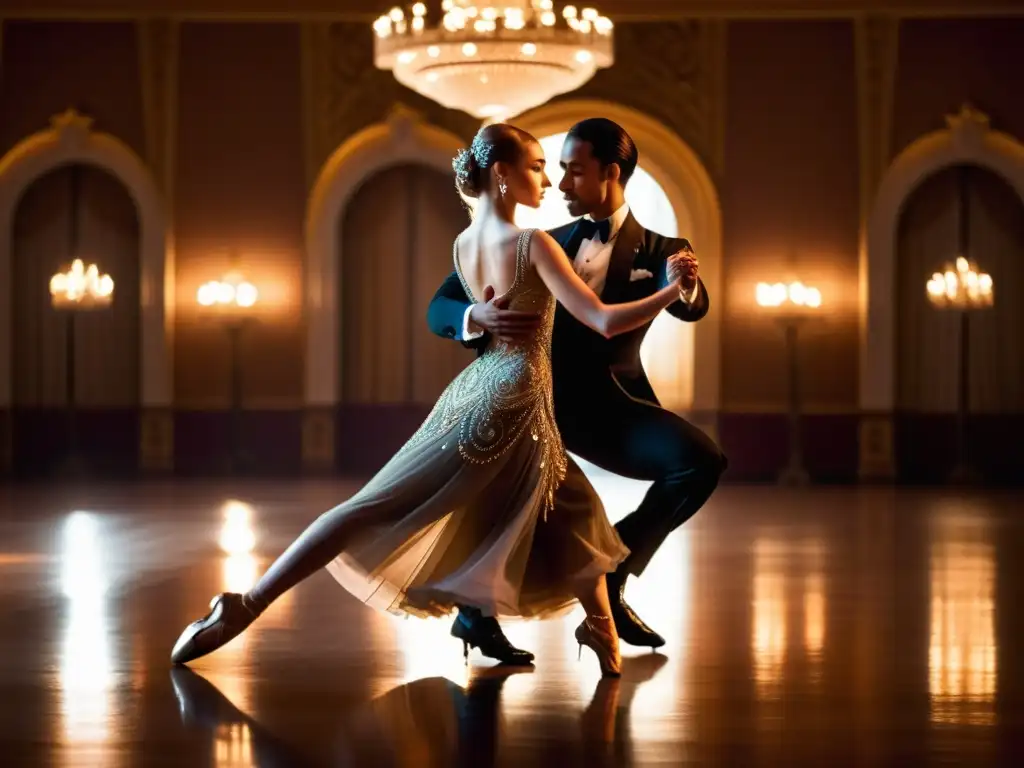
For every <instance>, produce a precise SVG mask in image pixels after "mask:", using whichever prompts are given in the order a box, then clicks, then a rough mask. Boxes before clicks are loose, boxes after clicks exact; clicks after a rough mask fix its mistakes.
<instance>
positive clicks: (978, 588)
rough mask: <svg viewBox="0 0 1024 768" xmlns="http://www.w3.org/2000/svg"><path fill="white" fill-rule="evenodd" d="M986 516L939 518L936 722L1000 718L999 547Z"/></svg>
mask: <svg viewBox="0 0 1024 768" xmlns="http://www.w3.org/2000/svg"><path fill="white" fill-rule="evenodd" d="M991 533H992V532H991V530H990V527H989V525H988V524H987V520H986V519H984V518H980V517H975V518H965V517H963V516H962V515H955V514H950V515H943V516H941V517H939V518H937V519H936V520H935V524H934V527H933V532H932V543H931V553H930V558H929V565H930V567H929V574H930V578H929V583H930V587H931V619H930V625H931V631H930V633H929V634H930V642H929V647H928V688H929V694H930V698H931V717H932V720H933V721H934V722H945V723H953V724H963V725H967V724H973V725H991V724H992V723H993V722H994V720H995V706H994V705H995V697H996V680H997V672H998V670H997V667H998V647H997V645H996V640H995V590H996V584H995V551H994V547H993V544H992V541H991Z"/></svg>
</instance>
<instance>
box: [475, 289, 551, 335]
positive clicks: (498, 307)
mask: <svg viewBox="0 0 1024 768" xmlns="http://www.w3.org/2000/svg"><path fill="white" fill-rule="evenodd" d="M483 299H484V300H483V302H481V303H479V304H474V305H473V307H472V309H470V310H469V321H470V322H471V323H473V324H474V325H477V326H480V327H481V328H483V329H484V330H486V331H489V332H490V333H491V334H492V335H493V336H496V337H497V338H498V339H500V340H501V341H521V340H523V339H525V338H528V337H529V336H531V335H532V334H533V333H534V332H535V331H536V330H537V327H538V326H539V325H540V319H541V316H540V313H538V312H518V311H516V310H512V309H508V298H507V297H504V296H503V297H501V298H499V299H497V300H495V298H494V286H491V285H488V286H487V287H486V288H484V296H483Z"/></svg>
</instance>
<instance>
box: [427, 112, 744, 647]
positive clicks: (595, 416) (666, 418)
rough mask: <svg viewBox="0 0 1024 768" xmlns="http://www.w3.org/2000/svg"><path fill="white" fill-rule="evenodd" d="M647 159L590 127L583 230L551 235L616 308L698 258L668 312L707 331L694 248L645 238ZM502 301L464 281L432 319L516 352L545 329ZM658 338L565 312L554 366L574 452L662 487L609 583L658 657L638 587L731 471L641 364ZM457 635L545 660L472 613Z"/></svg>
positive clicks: (448, 332) (571, 140)
mask: <svg viewBox="0 0 1024 768" xmlns="http://www.w3.org/2000/svg"><path fill="white" fill-rule="evenodd" d="M638 158H639V153H638V152H637V149H636V145H635V144H634V143H633V140H632V139H631V138H630V136H629V134H627V133H626V131H625V130H623V129H622V128H621V127H620V126H619V125H617V124H616V123H614V122H612V121H611V120H607V119H605V118H590V119H587V120H583V121H582V122H580V123H577V124H576V125H574V126H573V127H572V128H571V129H570V130H569V134H568V136H567V137H566V140H565V144H564V145H563V147H562V155H561V162H560V165H561V167H562V170H563V176H562V181H561V183H560V184H559V185H558V188H559V190H560V191H561V192H562V193H563V195H564V196H565V200H566V202H567V204H568V208H569V213H570V214H571V215H573V216H577V217H582V218H577V219H576V220H575V221H573V222H571V223H569V224H566V225H564V226H561V227H558V228H556V229H554V230H552V231H551V235H552V236H553V237H554V238H555V239H556V240H557V241H558V242H559V243H560V244H561V245H562V247H563V248H564V249H565V252H566V254H567V255H568V256H569V258H570V259H572V260H573V265H574V267H575V269H576V271H577V273H579V275H580V276H581V277H582V278H583V280H584V282H586V283H587V284H588V285H589V286H590V287H591V288H592V289H593V290H594V292H595V293H597V294H598V295H600V296H601V299H602V301H605V302H607V303H617V302H624V301H632V300H635V299H639V298H642V297H644V296H647V295H650V294H651V293H654V292H655V291H657V290H659V289H660V288H662V287H663V286H665V285H666V283H667V275H666V269H665V265H666V263H667V260H668V258H669V256H671V255H673V254H675V253H678V252H680V251H683V252H686V253H688V254H690V255H691V257H692V259H691V261H692V268H691V269H690V274H689V278H688V279H684V281H683V285H682V288H681V289H680V298H679V301H678V302H676V303H675V304H672V305H671V306H670V307H669V308H668V312H669V313H670V314H672V315H673V316H674V317H676V318H678V319H679V320H683V321H685V322H694V321H697V320H700V319H701V318H702V317H704V315H706V314H707V311H708V295H707V292H706V291H705V289H704V284H703V282H702V281H701V280H700V278H699V277H698V275H697V259H696V256H693V250H692V248H691V247H690V244H689V242H687V241H686V240H684V239H679V238H669V237H664V236H662V235H659V234H657V233H655V232H651V231H650V230H647V229H644V228H643V227H641V226H640V224H639V223H638V222H637V221H636V219H634V218H633V215H632V214H631V213H630V211H629V206H628V205H627V204H626V200H625V187H626V183H627V182H628V181H629V179H630V177H631V176H632V174H633V171H634V170H635V169H636V165H637V160H638ZM493 296H494V294H493V290H488V292H487V295H485V296H484V302H482V303H479V304H474V305H470V303H469V299H468V297H467V296H466V293H465V291H464V290H463V288H462V284H461V282H460V280H459V278H458V275H457V274H456V273H454V272H453V273H452V274H451V275H450V276H449V277H448V279H447V280H445V282H444V283H443V284H442V285H441V287H440V289H439V290H438V291H437V293H436V294H435V296H434V298H433V300H432V301H431V303H430V307H429V308H428V311H427V322H428V324H429V325H430V329H431V331H433V332H434V333H436V334H437V335H439V336H443V337H445V338H450V339H456V340H458V341H461V342H462V343H463V344H465V345H466V346H468V347H472V348H475V349H477V350H478V351H482V350H483V348H484V347H485V346H486V345H487V342H488V338H489V336H491V335H494V336H497V337H499V338H502V339H507V340H513V339H516V338H519V337H522V336H527V335H529V334H530V333H532V332H533V330H534V328H535V327H536V325H537V323H538V322H539V317H537V316H536V315H534V314H532V313H526V312H517V311H512V310H508V309H506V308H505V305H504V303H502V302H500V301H499V302H496V301H494V298H493ZM648 327H650V326H649V325H648V326H645V327H643V328H638V329H637V330H635V331H632V332H630V333H625V334H622V335H621V336H615V337H613V338H611V339H605V338H604V337H602V336H600V335H599V334H597V333H595V332H594V331H592V330H590V329H589V328H587V327H586V326H584V325H583V324H582V323H580V322H579V321H577V320H576V319H575V318H573V317H572V316H571V315H570V314H569V313H568V312H567V311H566V310H565V309H564V308H563V307H562V306H561V305H559V306H558V309H557V310H556V316H555V329H554V336H553V339H552V352H551V356H552V371H553V379H554V398H555V418H556V421H557V423H558V428H559V430H560V431H561V433H562V439H563V442H564V443H565V446H566V448H567V449H568V450H569V451H571V452H572V453H574V454H576V455H577V456H581V457H582V458H584V459H586V460H587V461H589V462H591V463H593V464H596V465H597V466H599V467H601V468H603V469H606V470H608V471H610V472H613V473H615V474H617V475H622V476H624V477H630V478H634V479H637V480H648V481H653V485H651V487H650V489H649V490H648V491H647V495H646V496H645V497H644V499H643V501H642V502H641V504H640V506H639V507H638V508H637V509H636V510H635V511H634V512H632V513H631V514H630V515H628V516H627V517H625V518H624V519H623V520H621V521H619V523H618V524H617V525H616V528H617V529H618V531H619V535H620V536H621V537H622V540H623V542H624V543H625V544H626V546H627V547H629V549H630V555H629V557H628V558H627V559H626V560H625V562H623V563H622V565H621V566H619V568H618V570H616V571H615V572H614V573H611V574H609V575H608V594H609V596H610V597H611V602H612V618H613V619H614V621H615V628H616V630H617V631H618V634H619V637H620V639H621V640H622V641H623V642H626V643H629V644H630V645H637V646H649V647H651V648H656V647H659V646H661V645H664V644H665V640H664V638H662V637H661V635H659V634H658V633H657V632H655V631H654V630H653V629H651V628H650V627H649V626H647V625H646V624H645V623H644V622H643V621H642V620H641V619H640V617H639V616H637V615H636V613H634V612H633V610H632V609H631V608H630V607H629V605H628V604H627V603H626V601H625V599H624V598H623V593H624V590H625V585H626V579H627V577H628V576H629V575H630V574H632V575H635V576H639V575H640V574H642V573H643V571H644V568H645V567H646V566H647V563H648V562H649V561H650V559H651V557H652V556H653V555H654V552H655V551H656V550H657V549H658V547H660V546H661V544H662V542H663V541H664V540H665V539H666V538H667V537H668V535H669V534H670V533H671V532H672V531H674V530H675V529H676V528H678V527H679V526H680V525H682V524H683V523H684V522H686V521H687V520H689V519H690V518H691V517H692V516H693V515H694V514H695V513H696V512H697V510H699V509H700V508H701V506H702V505H703V504H704V502H705V501H707V499H708V497H710V496H711V493H712V492H713V491H714V490H715V487H716V486H717V485H718V479H719V477H720V476H721V474H722V472H723V471H724V470H725V467H726V459H725V456H723V455H722V452H721V451H720V450H719V449H718V447H717V446H716V445H715V444H714V442H713V441H712V440H711V439H710V438H709V437H708V436H707V435H705V434H704V433H703V432H701V431H700V430H699V429H697V428H696V427H694V426H693V425H692V424H690V423H689V422H687V421H686V420H684V419H682V418H680V417H679V416H677V415H675V414H674V413H671V412H670V411H667V410H665V409H663V408H661V407H660V406H659V405H658V400H657V398H656V397H655V394H654V390H653V389H652V388H651V384H650V382H649V381H648V380H647V376H646V375H645V373H644V370H643V365H642V364H641V362H640V345H641V344H642V342H643V340H644V336H645V335H646V333H647V328H648ZM668 354H675V351H674V350H669V351H668ZM452 635H454V636H455V637H457V638H459V639H462V640H465V641H466V642H467V643H468V644H470V645H472V646H474V647H478V648H479V649H480V651H481V652H482V653H483V654H484V655H486V656H490V657H491V658H495V659H499V660H501V661H503V662H505V663H529V662H531V661H532V660H533V654H532V653H530V652H528V651H525V650H522V649H519V648H515V647H514V646H512V644H511V643H510V642H509V641H508V639H507V638H506V637H505V634H504V633H503V632H502V631H501V627H500V626H499V625H498V622H497V620H496V619H495V618H494V617H491V616H483V615H482V614H481V613H480V611H479V610H477V609H475V608H471V607H468V606H465V607H460V609H459V614H458V616H457V617H456V619H455V623H454V624H453V625H452Z"/></svg>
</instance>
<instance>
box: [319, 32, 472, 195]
mask: <svg viewBox="0 0 1024 768" xmlns="http://www.w3.org/2000/svg"><path fill="white" fill-rule="evenodd" d="M302 44H303V68H302V72H303V78H304V83H303V94H304V102H305V107H304V111H305V117H304V121H303V122H304V125H305V136H306V142H307V151H306V163H307V176H308V177H309V182H310V185H311V187H312V184H313V183H314V182H315V180H316V178H317V176H318V174H319V172H320V169H321V168H322V166H323V164H324V163H325V161H326V160H327V159H328V158H329V157H330V156H331V154H332V153H333V152H334V151H335V150H336V149H337V148H338V147H339V146H341V145H342V144H343V143H344V142H345V140H346V139H348V138H350V137H352V136H354V135H356V134H357V133H358V132H359V131H361V130H362V129H364V128H368V127H369V126H371V125H374V124H376V123H380V122H383V121H385V120H386V119H387V117H388V115H389V114H390V113H391V112H392V110H393V109H394V108H395V107H396V105H404V106H406V107H408V108H409V109H411V110H413V111H415V112H416V113H418V114H420V115H422V117H423V120H424V121H425V122H428V123H430V124H432V125H435V126H437V127H439V128H442V129H444V130H447V131H449V132H451V133H454V134H455V135H457V136H459V137H460V138H462V139H463V140H464V141H465V142H466V143H467V144H468V143H469V141H470V140H471V139H472V138H473V135H474V134H475V133H476V131H477V129H478V128H479V127H480V123H479V121H478V120H476V119H475V118H474V117H472V116H471V115H468V114H466V113H465V112H459V111H458V110H453V109H446V108H444V107H442V106H441V105H440V104H438V103H437V102H434V101H431V100H430V99H427V98H425V97H423V96H421V95H419V94H418V93H414V92H413V91H410V90H409V89H408V88H405V87H404V86H402V85H401V84H399V83H398V82H397V81H396V80H395V79H394V77H392V76H391V73H390V72H385V71H382V70H379V69H377V68H375V67H374V66H373V65H372V62H373V30H372V29H370V28H369V27H368V26H367V25H365V24H355V23H345V22H339V23H334V24H329V23H315V22H310V23H308V24H306V25H305V26H304V28H303V39H302Z"/></svg>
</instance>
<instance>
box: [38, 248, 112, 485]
mask: <svg viewBox="0 0 1024 768" xmlns="http://www.w3.org/2000/svg"><path fill="white" fill-rule="evenodd" d="M113 300H114V279H113V278H112V277H111V276H110V275H103V274H100V270H99V267H97V266H96V265H95V264H90V265H89V266H85V264H84V263H83V262H82V260H81V259H75V260H74V261H73V262H72V263H71V268H70V269H68V270H67V271H66V272H58V273H57V274H55V275H54V276H53V277H51V278H50V303H51V304H52V306H53V308H54V309H56V310H57V311H58V312H60V313H62V314H63V315H64V371H65V373H64V386H65V395H64V397H65V403H66V407H67V440H68V455H67V466H68V468H69V469H70V470H71V471H72V472H76V471H78V470H79V469H80V466H79V456H78V425H77V414H76V398H75V389H76V386H75V384H76V382H75V319H76V318H77V317H78V316H79V315H80V314H81V313H83V312H91V311H96V310H102V309H106V308H107V307H109V306H110V305H111V303H112V302H113Z"/></svg>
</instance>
